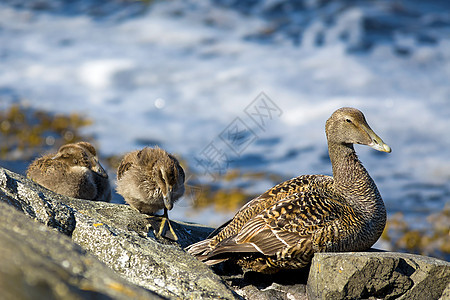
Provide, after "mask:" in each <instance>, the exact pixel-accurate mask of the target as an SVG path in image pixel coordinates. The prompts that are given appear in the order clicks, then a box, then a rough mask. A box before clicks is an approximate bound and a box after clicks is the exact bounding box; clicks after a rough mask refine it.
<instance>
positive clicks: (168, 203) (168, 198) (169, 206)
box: [163, 188, 173, 210]
mask: <svg viewBox="0 0 450 300" xmlns="http://www.w3.org/2000/svg"><path fill="white" fill-rule="evenodd" d="M163 199H164V206H165V207H166V208H167V210H171V209H172V207H173V202H172V189H171V188H169V190H168V191H167V194H166V195H163Z"/></svg>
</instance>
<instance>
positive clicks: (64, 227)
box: [0, 167, 75, 235]
mask: <svg viewBox="0 0 450 300" xmlns="http://www.w3.org/2000/svg"><path fill="white" fill-rule="evenodd" d="M63 198H64V197H63V196H61V195H58V194H56V193H53V192H52V191H49V190H47V189H45V188H43V187H41V186H40V185H38V184H36V183H34V182H33V181H32V180H29V179H27V178H25V177H23V176H21V175H19V174H16V173H14V172H11V171H9V170H7V169H4V168H2V167H0V201H3V202H6V203H8V204H10V205H13V206H14V207H16V208H17V209H18V210H20V211H22V212H24V213H25V214H26V215H28V216H29V217H31V218H33V219H36V220H38V221H39V222H41V223H43V224H45V225H47V226H50V227H53V228H56V229H58V231H60V232H62V233H64V234H67V235H71V234H72V231H73V230H74V229H75V215H74V211H73V209H71V208H70V207H68V206H67V205H65V204H64V203H63V202H61V201H59V200H61V199H63Z"/></svg>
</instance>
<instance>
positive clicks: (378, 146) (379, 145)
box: [364, 126, 391, 153]
mask: <svg viewBox="0 0 450 300" xmlns="http://www.w3.org/2000/svg"><path fill="white" fill-rule="evenodd" d="M364 130H365V131H366V132H367V134H368V135H369V137H370V139H371V140H372V142H371V143H370V144H367V146H369V147H372V148H373V149H375V150H378V151H381V152H387V153H390V152H391V147H389V146H388V145H386V144H385V143H384V142H383V140H382V139H381V138H380V137H379V136H378V135H376V134H375V132H373V130H372V129H371V128H370V127H366V126H364Z"/></svg>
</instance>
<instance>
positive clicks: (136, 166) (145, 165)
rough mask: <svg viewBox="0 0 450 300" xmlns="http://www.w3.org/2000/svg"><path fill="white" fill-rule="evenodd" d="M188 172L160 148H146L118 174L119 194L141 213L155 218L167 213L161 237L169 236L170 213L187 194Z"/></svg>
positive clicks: (126, 160)
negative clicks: (167, 232)
mask: <svg viewBox="0 0 450 300" xmlns="http://www.w3.org/2000/svg"><path fill="white" fill-rule="evenodd" d="M184 179H185V175H184V171H183V168H182V167H181V166H180V164H179V162H178V160H177V159H176V158H175V157H174V156H172V155H171V154H169V153H167V152H166V151H164V150H162V149H160V148H148V147H146V148H144V149H142V150H137V151H133V152H130V153H128V154H126V155H125V156H124V158H123V159H122V162H121V163H120V165H119V168H118V170H117V192H118V193H119V194H121V195H122V196H123V197H124V199H125V201H126V202H127V203H128V204H130V205H131V206H132V207H134V208H136V209H137V210H138V211H139V212H141V213H144V214H154V213H155V212H157V211H158V210H160V209H164V215H163V222H162V224H161V226H160V230H159V234H160V235H163V236H164V234H165V222H166V220H167V222H168V226H169V229H170V231H171V233H172V236H171V238H172V239H177V238H176V235H175V232H174V231H173V229H172V228H171V225H170V222H169V221H168V217H167V211H168V210H171V209H172V207H173V204H174V203H175V202H176V201H177V200H178V199H179V198H180V197H181V196H182V195H183V193H184Z"/></svg>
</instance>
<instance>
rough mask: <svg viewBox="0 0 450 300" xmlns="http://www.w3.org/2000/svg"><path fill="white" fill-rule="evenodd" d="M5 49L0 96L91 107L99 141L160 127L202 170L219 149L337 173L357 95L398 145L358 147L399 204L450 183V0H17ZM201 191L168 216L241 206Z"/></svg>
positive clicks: (1, 30)
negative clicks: (337, 142)
mask: <svg viewBox="0 0 450 300" xmlns="http://www.w3.org/2000/svg"><path fill="white" fill-rule="evenodd" d="M0 60H1V64H0V109H6V108H8V107H9V106H10V105H11V104H13V103H19V102H20V103H27V105H29V106H31V107H34V108H39V109H45V110H48V111H50V112H63V113H69V112H73V111H76V112H79V113H83V114H86V115H87V116H88V117H89V118H91V119H93V120H94V122H95V123H94V125H93V126H91V127H90V128H89V129H87V132H86V133H89V134H93V135H94V136H95V138H96V139H97V140H98V142H99V145H100V149H99V150H100V152H101V154H102V155H111V154H121V153H124V152H126V151H130V150H133V149H136V148H140V147H143V146H145V145H152V144H155V143H156V144H159V145H161V147H164V148H166V149H167V150H168V151H170V152H173V153H176V154H177V155H179V156H180V157H182V158H183V159H185V160H186V161H187V162H188V164H189V165H190V166H191V167H193V168H195V169H196V170H197V171H198V172H201V173H204V174H205V176H204V177H203V178H202V180H203V181H213V180H214V178H213V177H211V176H210V175H209V174H208V171H210V169H209V167H211V166H208V165H207V164H206V165H205V159H207V158H208V157H210V158H211V157H212V155H213V154H214V155H215V156H214V159H215V160H214V163H215V164H214V165H213V167H214V166H215V167H216V169H218V170H219V171H223V172H225V171H226V170H227V169H229V168H240V169H242V171H243V172H244V173H245V172H246V171H263V172H275V173H278V174H280V175H281V176H282V177H284V178H289V177H294V176H297V175H300V174H330V173H331V166H330V164H329V160H328V157H327V148H326V140H325V134H324V124H325V121H326V119H327V118H328V117H329V115H330V114H331V113H332V112H333V111H334V110H335V109H337V108H339V107H342V106H354V107H357V108H359V109H361V110H362V111H363V112H364V113H365V115H366V118H367V120H368V122H369V124H370V125H371V127H372V128H373V129H374V131H375V132H376V133H377V134H378V135H380V136H381V137H382V138H383V140H384V141H385V142H386V143H387V144H389V145H390V146H391V148H392V149H393V152H392V153H391V154H383V153H378V152H375V151H373V150H371V149H367V147H357V151H358V153H359V155H360V159H361V161H362V162H363V163H364V165H365V166H366V167H367V169H368V170H369V172H370V174H371V175H372V177H373V178H374V179H375V181H376V183H377V185H378V187H379V189H380V192H381V194H382V195H383V198H384V200H385V203H386V206H387V209H388V212H389V213H390V214H392V213H395V212H399V211H401V212H404V213H405V215H406V216H407V217H408V218H409V219H410V220H414V222H415V224H421V223H423V220H424V216H426V215H428V214H430V213H433V212H437V211H440V210H441V209H442V208H443V207H444V205H445V203H446V202H449V199H450V154H449V150H448V149H450V135H449V128H450V105H449V104H450V103H449V101H450V84H449V78H450V4H449V3H448V1H319V0H316V1H314V0H308V1H281V0H272V1H232V0H221V1H219V0H216V1H202V2H201V3H198V2H197V1H177V0H174V1H167V2H165V1H164V2H154V3H152V4H149V5H145V4H144V3H143V2H134V1H108V2H107V3H105V2H104V1H87V0H85V1H70V2H68V1H50V0H47V1H42V0H40V1H26V2H23V1H14V0H8V1H3V2H2V3H1V4H0ZM261 93H263V94H261ZM264 104H266V105H267V107H265V106H264ZM258 107H259V108H260V110H259V113H260V115H258V114H257V111H256V110H255V109H258ZM263 114H264V115H265V116H266V117H263V119H261V118H262V117H261V116H262V115H263ZM262 120H263V121H262ZM261 122H264V124H262V123H261ZM233 130H234V131H233ZM236 130H238V131H236ZM230 132H240V134H243V135H242V136H240V137H239V139H238V140H236V139H233V137H232V136H230ZM205 166H206V167H205ZM113 173H114V170H111V174H112V175H113ZM274 183H275V182H271V181H270V180H261V182H258V183H256V184H255V183H254V182H251V183H248V182H247V181H246V179H242V180H236V181H233V182H228V183H222V184H223V186H224V187H226V188H232V187H233V186H242V187H244V188H245V189H246V190H247V191H248V192H251V193H262V192H264V191H265V190H266V189H267V188H269V187H271V186H272V185H273V184H274ZM190 201H192V199H191V198H190V197H189V195H188V196H187V197H185V199H184V200H183V201H182V202H181V203H179V204H178V205H177V206H176V207H175V208H174V210H173V212H172V213H171V216H173V217H175V218H179V219H184V220H188V221H194V222H201V223H208V224H210V225H218V224H219V223H221V222H222V221H224V220H225V219H227V218H228V217H230V216H231V214H232V213H228V214H227V213H218V212H216V211H214V209H213V208H209V209H205V210H204V211H201V212H195V211H192V210H191V209H190V204H191V202H190ZM418 226H419V225H418Z"/></svg>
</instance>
